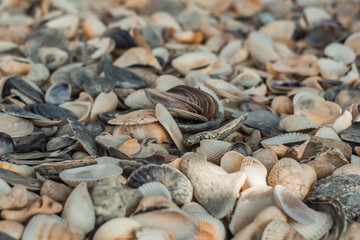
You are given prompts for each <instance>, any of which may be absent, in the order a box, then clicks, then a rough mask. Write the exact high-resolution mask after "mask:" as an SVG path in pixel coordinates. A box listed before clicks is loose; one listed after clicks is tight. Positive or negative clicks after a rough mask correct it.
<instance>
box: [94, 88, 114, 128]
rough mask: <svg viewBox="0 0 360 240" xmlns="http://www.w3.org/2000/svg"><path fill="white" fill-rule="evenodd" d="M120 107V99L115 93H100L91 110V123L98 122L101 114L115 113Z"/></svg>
mask: <svg viewBox="0 0 360 240" xmlns="http://www.w3.org/2000/svg"><path fill="white" fill-rule="evenodd" d="M117 106H118V98H117V96H116V94H115V93H114V92H109V93H103V92H102V93H100V94H99V95H98V96H97V97H96V99H95V101H94V105H93V107H92V109H91V113H90V121H92V122H93V121H96V120H97V115H98V114H99V113H103V112H108V111H114V110H115V109H116V108H117Z"/></svg>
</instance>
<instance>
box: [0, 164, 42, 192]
mask: <svg viewBox="0 0 360 240" xmlns="http://www.w3.org/2000/svg"><path fill="white" fill-rule="evenodd" d="M0 178H1V179H3V180H4V181H6V182H7V183H9V184H11V185H16V184H22V185H24V186H25V187H26V189H29V190H35V191H37V190H40V186H41V182H40V181H39V180H38V179H36V178H31V177H27V176H24V175H21V174H18V173H16V172H13V171H9V170H6V169H3V168H0Z"/></svg>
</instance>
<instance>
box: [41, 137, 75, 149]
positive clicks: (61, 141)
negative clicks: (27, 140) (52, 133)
mask: <svg viewBox="0 0 360 240" xmlns="http://www.w3.org/2000/svg"><path fill="white" fill-rule="evenodd" d="M75 143H76V140H75V139H73V138H70V137H55V138H53V139H51V140H49V141H48V142H47V144H46V150H47V151H49V152H50V151H56V150H59V149H62V148H66V147H69V146H71V145H73V144H75Z"/></svg>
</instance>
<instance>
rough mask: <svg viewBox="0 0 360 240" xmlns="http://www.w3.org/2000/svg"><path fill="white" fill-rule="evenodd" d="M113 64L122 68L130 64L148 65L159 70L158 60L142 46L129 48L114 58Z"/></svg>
mask: <svg viewBox="0 0 360 240" xmlns="http://www.w3.org/2000/svg"><path fill="white" fill-rule="evenodd" d="M113 64H114V65H115V66H119V67H122V68H126V67H129V66H132V65H149V66H151V67H153V68H155V69H157V70H161V66H160V64H159V62H158V61H157V59H156V58H155V57H154V55H153V54H152V53H151V51H150V50H149V49H147V48H142V47H133V48H130V49H129V50H127V51H126V52H125V53H124V54H122V55H121V56H120V57H119V58H118V59H116V60H115V61H114V63H113Z"/></svg>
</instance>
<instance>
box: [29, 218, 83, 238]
mask: <svg viewBox="0 0 360 240" xmlns="http://www.w3.org/2000/svg"><path fill="white" fill-rule="evenodd" d="M53 236H57V237H58V238H59V239H63V240H75V239H77V238H76V236H75V235H74V234H73V233H72V232H71V230H70V229H69V228H68V227H67V226H66V225H65V223H64V221H63V220H62V219H61V218H58V217H55V216H46V215H43V214H39V215H36V216H34V217H33V218H31V220H30V222H29V223H28V224H27V225H26V227H25V230H24V234H23V236H22V239H23V240H34V239H36V240H46V239H50V238H52V237H53Z"/></svg>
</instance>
